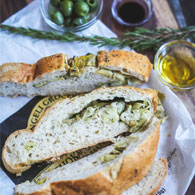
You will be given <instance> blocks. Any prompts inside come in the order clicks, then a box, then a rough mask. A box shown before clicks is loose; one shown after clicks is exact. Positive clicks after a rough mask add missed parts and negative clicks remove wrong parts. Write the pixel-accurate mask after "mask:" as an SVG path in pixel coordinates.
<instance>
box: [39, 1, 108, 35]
mask: <svg viewBox="0 0 195 195" xmlns="http://www.w3.org/2000/svg"><path fill="white" fill-rule="evenodd" d="M103 1H104V0H98V8H97V9H96V11H95V12H93V13H90V20H89V21H88V22H87V23H85V24H83V25H80V26H75V27H64V26H60V25H57V24H56V23H54V22H53V21H51V19H50V16H49V13H48V10H49V9H51V4H50V0H41V7H40V8H41V13H42V16H43V18H44V20H45V22H46V23H47V24H48V25H49V26H50V27H52V28H53V29H55V30H58V31H61V32H68V31H72V32H77V31H82V30H84V29H86V28H89V27H90V26H92V25H93V24H94V23H95V22H96V21H97V20H98V18H99V16H100V14H101V12H102V9H103Z"/></svg>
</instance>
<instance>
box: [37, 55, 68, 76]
mask: <svg viewBox="0 0 195 195" xmlns="http://www.w3.org/2000/svg"><path fill="white" fill-rule="evenodd" d="M67 59H68V57H67V55H65V54H62V53H59V54H55V55H52V56H48V57H44V58H41V59H40V60H39V61H37V63H36V71H35V74H34V79H36V78H38V77H40V76H42V75H43V74H45V73H50V72H53V71H55V70H64V71H66V69H67V68H68V65H67Z"/></svg>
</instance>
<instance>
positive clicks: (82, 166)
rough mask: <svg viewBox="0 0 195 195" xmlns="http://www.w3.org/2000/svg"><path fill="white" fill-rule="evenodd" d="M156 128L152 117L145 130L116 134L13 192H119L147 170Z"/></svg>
mask: <svg viewBox="0 0 195 195" xmlns="http://www.w3.org/2000/svg"><path fill="white" fill-rule="evenodd" d="M159 129H160V123H159V121H158V120H157V119H156V118H153V119H152V122H151V123H150V125H149V126H148V128H147V129H146V130H145V131H142V132H137V133H132V134H130V135H127V136H120V137H118V139H116V140H115V141H113V144H111V145H109V146H107V147H105V148H103V149H101V150H100V151H98V152H96V153H94V154H92V155H89V156H87V157H85V158H82V159H80V160H78V161H75V162H73V163H71V164H67V165H64V166H62V167H58V168H56V169H54V170H51V171H49V172H48V171H47V172H44V173H42V174H41V175H40V176H39V177H38V178H36V180H35V181H32V182H29V181H26V182H24V183H22V184H19V185H17V186H16V189H15V192H16V194H20V195H24V194H25V195H27V194H31V195H32V194H63V193H65V194H90V195H100V194H104V195H118V194H121V193H122V192H123V191H125V190H127V189H128V188H130V187H131V186H133V185H135V184H137V183H138V182H139V181H140V180H142V179H143V178H144V177H145V176H146V174H147V173H148V171H149V170H150V169H151V167H152V164H153V162H154V158H155V154H156V151H157V147H158V141H159ZM163 175H164V174H163ZM158 183H160V182H158ZM149 185H150V184H149ZM134 188H135V187H134ZM67 191H69V192H68V193H67ZM70 191H71V193H70Z"/></svg>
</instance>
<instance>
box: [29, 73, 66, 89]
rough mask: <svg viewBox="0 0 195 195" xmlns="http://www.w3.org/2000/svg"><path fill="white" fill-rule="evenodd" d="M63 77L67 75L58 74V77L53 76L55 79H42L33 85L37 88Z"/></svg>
mask: <svg viewBox="0 0 195 195" xmlns="http://www.w3.org/2000/svg"><path fill="white" fill-rule="evenodd" d="M63 79H65V75H62V76H56V77H55V78H53V79H50V80H47V81H41V82H39V83H37V84H34V85H33V87H35V88H38V87H42V86H44V85H47V84H48V83H50V82H54V81H59V80H63Z"/></svg>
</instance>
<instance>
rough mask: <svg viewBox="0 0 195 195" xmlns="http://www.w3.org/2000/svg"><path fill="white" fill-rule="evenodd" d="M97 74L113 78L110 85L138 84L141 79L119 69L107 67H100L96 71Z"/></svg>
mask: <svg viewBox="0 0 195 195" xmlns="http://www.w3.org/2000/svg"><path fill="white" fill-rule="evenodd" d="M96 74H101V75H104V76H106V77H109V78H111V80H110V82H109V83H108V86H111V87H112V86H120V85H129V86H132V85H137V84H139V83H140V82H141V81H140V80H139V79H137V78H135V77H134V76H130V75H125V74H122V73H121V72H119V71H111V70H106V69H99V70H97V71H96Z"/></svg>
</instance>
